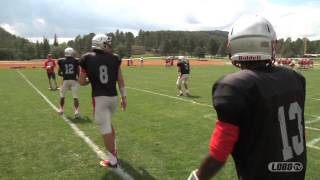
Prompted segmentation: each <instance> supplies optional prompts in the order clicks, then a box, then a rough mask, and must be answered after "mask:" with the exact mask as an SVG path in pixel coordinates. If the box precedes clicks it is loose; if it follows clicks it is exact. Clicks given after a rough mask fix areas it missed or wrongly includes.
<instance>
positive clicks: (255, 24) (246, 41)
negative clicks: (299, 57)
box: [228, 16, 277, 67]
mask: <svg viewBox="0 0 320 180" xmlns="http://www.w3.org/2000/svg"><path fill="white" fill-rule="evenodd" d="M276 39H277V37H276V33H275V31H274V29H273V27H272V25H271V24H270V22H269V21H268V20H266V19H264V18H262V17H259V16H255V17H247V18H241V19H239V20H238V21H237V22H235V23H234V25H233V28H232V30H231V31H230V33H229V36H228V47H229V50H230V59H231V61H232V63H233V64H234V65H236V64H238V65H236V66H237V67H239V64H241V63H242V62H256V61H261V63H252V64H263V62H266V63H268V62H269V63H270V62H271V64H272V61H274V59H275V48H276ZM246 64H250V63H246Z"/></svg>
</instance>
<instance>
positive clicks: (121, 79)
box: [117, 67, 127, 111]
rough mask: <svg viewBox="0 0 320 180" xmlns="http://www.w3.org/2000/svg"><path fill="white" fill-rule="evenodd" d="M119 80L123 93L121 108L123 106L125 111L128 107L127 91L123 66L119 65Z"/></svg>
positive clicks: (120, 89) (121, 93)
mask: <svg viewBox="0 0 320 180" xmlns="http://www.w3.org/2000/svg"><path fill="white" fill-rule="evenodd" d="M117 81H118V87H119V91H120V95H121V108H122V111H125V110H126V108H127V92H126V88H125V84H124V78H123V75H122V71H121V67H119V71H118V77H117Z"/></svg>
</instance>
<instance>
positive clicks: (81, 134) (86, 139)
mask: <svg viewBox="0 0 320 180" xmlns="http://www.w3.org/2000/svg"><path fill="white" fill-rule="evenodd" d="M17 72H18V73H19V74H20V75H21V77H22V78H23V79H24V80H25V81H26V82H27V83H28V84H29V85H30V86H31V87H32V88H33V89H34V90H35V91H36V92H37V93H38V94H39V95H40V96H41V97H42V98H43V99H44V100H45V101H46V102H47V103H48V104H49V105H50V106H51V107H52V109H54V110H55V111H56V112H58V108H57V107H56V106H55V105H54V104H53V103H52V102H51V101H50V100H49V99H48V98H47V97H46V96H45V95H44V94H43V93H42V92H41V91H40V90H39V89H38V88H37V87H36V86H35V85H34V84H33V83H32V82H31V81H30V80H29V79H28V78H27V77H26V76H25V75H24V74H23V73H22V72H21V71H20V70H17ZM61 118H62V119H63V120H64V121H65V122H66V123H67V124H68V125H69V126H70V127H71V128H72V130H73V131H74V133H75V134H76V135H78V136H79V137H80V138H81V139H82V140H83V141H84V142H85V143H86V144H87V145H88V146H89V147H90V148H91V150H92V151H93V152H95V153H96V155H97V156H98V157H99V158H100V159H106V158H107V155H106V154H105V153H104V152H103V151H102V150H101V149H100V148H99V146H98V145H96V144H95V143H94V142H93V141H92V140H91V139H90V138H89V137H88V136H86V135H85V133H84V132H83V131H81V130H80V129H79V128H78V127H77V126H76V125H75V124H74V123H72V122H71V121H70V119H68V118H67V117H66V116H65V115H61ZM108 155H111V153H110V154H108ZM110 169H111V170H112V171H113V172H115V173H116V174H117V175H119V176H120V177H122V178H123V179H128V180H132V179H133V178H132V177H131V176H130V175H129V174H128V173H126V172H125V171H124V170H123V169H122V168H121V167H120V166H118V168H110Z"/></svg>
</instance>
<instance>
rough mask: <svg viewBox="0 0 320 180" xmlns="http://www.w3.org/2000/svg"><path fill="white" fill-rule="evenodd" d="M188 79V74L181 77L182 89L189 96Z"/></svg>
mask: <svg viewBox="0 0 320 180" xmlns="http://www.w3.org/2000/svg"><path fill="white" fill-rule="evenodd" d="M188 79H189V75H188V74H185V77H184V79H183V82H182V83H183V86H184V89H185V93H186V95H187V96H190V92H189V89H188Z"/></svg>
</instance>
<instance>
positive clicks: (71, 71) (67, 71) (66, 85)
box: [58, 47, 79, 118]
mask: <svg viewBox="0 0 320 180" xmlns="http://www.w3.org/2000/svg"><path fill="white" fill-rule="evenodd" d="M64 55H65V57H64V58H61V59H59V60H58V66H59V70H58V72H59V75H60V76H62V77H63V83H62V86H61V88H60V109H59V113H60V114H63V112H64V99H65V93H66V91H67V90H71V92H72V97H73V104H74V115H75V117H76V118H78V117H79V100H78V82H77V80H78V77H79V61H78V60H76V59H75V58H74V50H73V48H70V47H68V48H66V49H65V50H64Z"/></svg>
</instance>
